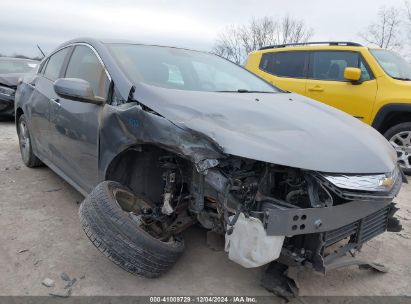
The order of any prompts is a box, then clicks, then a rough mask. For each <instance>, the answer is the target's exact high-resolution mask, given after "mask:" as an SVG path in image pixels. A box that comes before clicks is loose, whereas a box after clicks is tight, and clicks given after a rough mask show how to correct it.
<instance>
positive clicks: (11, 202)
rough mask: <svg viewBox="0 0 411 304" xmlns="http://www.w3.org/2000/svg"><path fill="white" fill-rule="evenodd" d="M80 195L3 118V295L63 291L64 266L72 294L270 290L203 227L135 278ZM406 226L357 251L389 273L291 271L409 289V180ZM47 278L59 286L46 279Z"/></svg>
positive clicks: (312, 288)
mask: <svg viewBox="0 0 411 304" xmlns="http://www.w3.org/2000/svg"><path fill="white" fill-rule="evenodd" d="M81 200H82V196H81V195H80V194H79V193H78V192H76V191H75V190H74V189H73V188H72V187H71V186H69V185H68V184H67V183H66V182H64V181H63V180H62V179H61V178H60V177H58V176H57V175H56V174H54V173H53V172H52V171H51V170H50V169H48V168H46V167H44V168H38V169H29V168H26V167H25V166H24V164H23V163H22V162H21V159H20V152H19V148H18V141H17V136H16V131H15V128H14V124H13V122H11V121H8V122H7V121H6V122H4V121H3V122H0V244H1V245H0V296H1V295H48V294H49V293H54V292H60V291H61V290H62V286H63V280H62V279H61V278H60V275H61V273H62V272H65V273H66V274H68V275H69V276H70V277H71V278H76V279H77V282H76V283H75V284H74V286H73V288H72V295H187V294H189V295H239V294H241V295H268V294H269V293H268V292H267V291H266V290H265V289H263V288H262V287H261V286H260V285H259V280H260V276H261V273H262V268H258V269H245V268H242V267H241V266H239V265H237V264H235V263H233V262H231V261H230V260H228V258H227V257H226V255H225V253H224V252H216V251H212V250H211V249H209V248H208V247H207V245H206V233H205V231H204V230H202V229H200V228H193V229H190V230H189V231H187V232H186V233H185V240H186V247H187V248H186V252H185V253H184V255H183V256H182V258H181V259H180V260H179V261H178V263H177V264H176V265H175V267H174V268H173V269H172V270H171V271H170V272H169V273H167V274H166V275H164V276H163V277H161V278H160V279H154V280H149V279H144V278H141V277H136V276H133V275H131V274H129V273H127V272H125V271H123V270H122V269H120V268H118V267H117V266H115V265H114V264H113V263H111V262H110V261H109V260H108V259H106V258H105V257H104V256H103V255H102V254H101V253H100V252H98V251H97V250H96V249H95V248H94V247H93V245H92V244H91V243H90V242H89V241H88V239H87V238H86V236H85V234H84V233H83V231H82V229H81V227H80V224H79V219H78V216H77V211H78V207H79V202H81ZM396 201H397V203H398V205H399V206H400V208H401V210H400V211H399V212H398V213H397V214H398V216H399V217H400V218H401V220H402V224H403V226H404V230H403V231H402V232H400V233H385V234H384V235H380V236H379V237H377V238H375V239H374V240H372V241H371V242H369V243H368V244H367V245H365V246H364V248H363V250H362V253H361V254H360V255H359V256H360V257H361V258H362V259H370V260H372V261H376V262H378V263H382V264H384V265H385V266H387V267H388V268H389V270H390V271H389V272H388V273H386V274H380V273H375V272H372V271H370V270H360V269H358V268H357V267H348V268H344V269H339V270H334V271H332V272H329V273H327V275H326V276H324V275H322V274H318V273H314V272H312V271H310V270H308V269H297V270H293V273H294V274H295V276H296V278H297V282H298V284H299V286H300V294H302V295H344V296H349V295H411V284H410V282H411V184H409V185H404V186H403V188H402V190H401V193H400V195H399V197H398V198H397V199H396ZM45 278H50V279H52V280H54V282H55V286H54V287H50V288H47V287H45V286H43V285H42V281H43V280H44V279H45Z"/></svg>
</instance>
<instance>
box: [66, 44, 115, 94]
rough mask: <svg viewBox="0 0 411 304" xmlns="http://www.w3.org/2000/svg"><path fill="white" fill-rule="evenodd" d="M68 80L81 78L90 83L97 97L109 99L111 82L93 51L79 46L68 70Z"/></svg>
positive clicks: (72, 56)
mask: <svg viewBox="0 0 411 304" xmlns="http://www.w3.org/2000/svg"><path fill="white" fill-rule="evenodd" d="M65 77H66V78H80V79H83V80H86V81H88V82H89V83H90V85H91V88H92V89H93V93H94V95H95V96H99V97H102V98H107V94H108V90H109V86H110V80H109V79H108V77H107V75H106V71H105V70H104V67H103V65H102V64H101V62H100V61H99V59H98V58H97V56H96V54H94V52H93V50H92V49H90V48H89V47H88V46H85V45H77V46H76V48H75V49H74V52H73V54H72V55H71V58H70V62H69V64H68V66H67V70H66V75H65Z"/></svg>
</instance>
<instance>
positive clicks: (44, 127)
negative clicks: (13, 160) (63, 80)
mask: <svg viewBox="0 0 411 304" xmlns="http://www.w3.org/2000/svg"><path fill="white" fill-rule="evenodd" d="M69 50H70V48H69V47H66V48H64V49H61V50H59V51H57V52H55V53H54V54H53V55H51V56H50V57H49V58H48V59H47V61H46V62H45V64H43V65H42V66H41V69H40V70H39V73H38V75H37V77H36V78H35V79H34V80H33V81H32V82H31V83H30V84H29V85H31V86H32V87H33V88H34V90H33V94H32V96H31V97H30V101H29V103H28V105H29V106H28V108H27V113H26V114H27V115H28V116H29V123H30V125H29V127H30V132H31V135H32V140H33V144H34V146H35V147H36V150H37V151H36V152H37V153H38V154H39V156H40V157H41V158H42V159H44V158H46V159H48V160H49V161H51V162H53V154H54V153H53V151H55V146H54V145H53V142H52V141H50V139H51V136H50V134H51V128H50V111H51V105H52V103H54V100H55V99H56V98H58V96H57V94H56V93H55V92H54V88H53V82H54V81H55V80H56V79H57V78H59V77H60V76H61V72H62V67H63V66H64V62H65V60H66V58H67V55H68V54H69Z"/></svg>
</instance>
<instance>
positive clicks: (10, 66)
mask: <svg viewBox="0 0 411 304" xmlns="http://www.w3.org/2000/svg"><path fill="white" fill-rule="evenodd" d="M36 66H37V63H36V62H34V61H28V60H27V61H26V60H15V59H0V74H9V73H27V72H30V71H31V70H32V69H34V68H35V67H36Z"/></svg>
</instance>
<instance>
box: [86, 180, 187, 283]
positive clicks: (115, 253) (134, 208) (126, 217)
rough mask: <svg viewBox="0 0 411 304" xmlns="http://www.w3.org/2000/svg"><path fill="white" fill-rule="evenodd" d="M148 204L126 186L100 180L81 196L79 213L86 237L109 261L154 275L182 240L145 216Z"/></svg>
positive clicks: (181, 247) (174, 257) (180, 247)
mask: <svg viewBox="0 0 411 304" xmlns="http://www.w3.org/2000/svg"><path fill="white" fill-rule="evenodd" d="M151 207H152V206H151V205H150V203H148V202H147V201H146V200H145V199H143V198H141V197H138V196H136V195H135V194H134V193H132V192H131V191H130V190H129V189H128V188H127V187H125V186H123V185H121V184H119V183H117V182H113V181H104V182H102V183H100V184H99V185H98V186H97V187H96V188H94V190H93V191H92V192H91V193H90V194H89V195H88V196H87V197H86V198H85V200H84V201H83V203H82V204H81V206H80V210H79V215H80V221H81V224H82V226H83V229H84V231H85V233H86V235H87V237H88V238H89V239H90V241H91V242H92V243H93V244H94V246H96V247H97V249H98V250H100V251H101V252H102V253H103V254H105V255H106V256H107V257H108V258H109V259H110V260H111V261H112V262H114V263H115V264H116V265H118V266H120V267H121V268H123V269H125V270H126V271H128V272H130V273H132V274H136V275H141V276H144V277H147V278H156V277H159V276H160V275H161V274H163V273H165V272H167V271H168V270H169V269H170V268H171V267H172V266H173V265H174V264H175V262H176V261H177V259H178V258H179V257H180V255H181V254H182V253H183V251H184V241H183V239H182V238H181V237H180V236H175V235H169V234H165V233H163V231H162V230H161V225H159V224H158V223H155V222H150V221H147V220H146V219H145V216H144V215H145V214H148V213H150V212H151Z"/></svg>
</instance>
